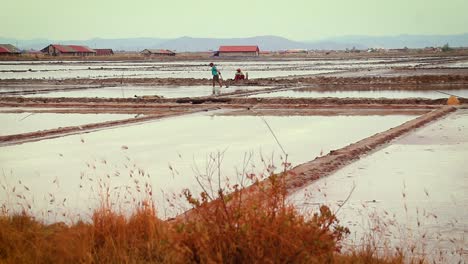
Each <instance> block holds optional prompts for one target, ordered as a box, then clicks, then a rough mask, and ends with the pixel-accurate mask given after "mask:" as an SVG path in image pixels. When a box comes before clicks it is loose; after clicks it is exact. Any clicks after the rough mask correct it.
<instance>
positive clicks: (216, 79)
mask: <svg viewBox="0 0 468 264" xmlns="http://www.w3.org/2000/svg"><path fill="white" fill-rule="evenodd" d="M210 67H211V74H212V75H213V94H215V83H216V82H217V83H218V84H219V88H221V87H223V85H222V84H221V80H220V79H219V75H220V74H221V72H220V71H219V70H218V69H217V68H216V66H215V65H214V64H213V63H212V62H211V63H210Z"/></svg>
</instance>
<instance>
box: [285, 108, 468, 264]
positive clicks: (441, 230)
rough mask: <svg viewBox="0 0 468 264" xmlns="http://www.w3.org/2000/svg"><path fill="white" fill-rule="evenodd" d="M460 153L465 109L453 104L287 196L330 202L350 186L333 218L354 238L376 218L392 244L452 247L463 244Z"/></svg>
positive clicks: (466, 143)
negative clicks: (446, 112) (443, 116)
mask: <svg viewBox="0 0 468 264" xmlns="http://www.w3.org/2000/svg"><path fill="white" fill-rule="evenodd" d="M466 157H468V111H466V110H459V111H458V112H456V113H454V114H451V115H450V116H448V117H447V118H446V119H444V120H441V121H439V122H437V123H433V124H431V125H429V126H427V127H424V128H422V129H420V130H418V131H416V132H414V133H411V134H410V135H408V136H405V137H403V138H402V139H399V140H397V141H395V142H393V143H392V144H391V145H390V146H388V147H386V148H384V149H382V150H380V151H378V152H376V153H374V154H371V155H369V156H367V157H365V158H363V159H361V160H359V161H357V162H355V163H353V164H351V165H348V166H347V167H345V168H343V169H341V170H339V171H338V172H336V173H334V174H333V175H331V176H329V177H326V178H323V179H320V180H318V181H316V182H315V183H313V184H311V185H310V186H308V187H307V188H306V189H304V190H302V191H299V192H297V193H295V194H293V195H292V196H291V197H290V199H291V201H293V202H294V203H296V204H298V205H299V206H301V207H303V208H304V209H306V208H308V207H310V206H312V207H314V206H317V205H318V204H322V203H325V204H330V205H332V207H333V208H335V209H337V208H338V206H339V205H340V204H342V203H343V201H344V200H345V199H346V198H347V197H348V195H349V194H350V193H351V196H350V199H349V200H348V201H347V202H346V203H345V204H344V206H343V207H342V208H341V211H340V212H339V218H340V219H341V221H342V223H345V224H346V225H348V226H349V227H350V229H351V230H352V232H353V235H352V236H351V238H352V239H356V240H358V241H359V239H361V238H362V236H363V234H366V233H369V230H371V229H370V228H375V227H376V226H375V224H377V225H380V226H379V227H380V228H381V229H383V230H380V231H384V232H383V234H380V233H379V234H378V235H381V236H382V238H386V239H387V240H390V241H394V242H396V244H397V245H398V244H399V243H400V244H401V242H402V241H404V242H405V243H409V242H410V240H411V242H414V243H416V245H418V247H421V246H422V245H424V243H426V244H427V245H426V246H427V248H426V250H427V249H429V251H428V252H427V253H431V252H435V250H436V249H442V250H447V251H450V252H451V253H453V251H455V250H457V249H460V248H463V247H466V239H467V238H466V231H467V226H466V223H468V210H466V205H467V204H468V194H467V193H468V192H467V190H468V165H467V163H466V161H467V159H466ZM353 186H355V187H353ZM353 188H354V190H353ZM306 200H307V201H308V202H307V203H306V204H304V201H306ZM309 202H311V203H309ZM378 221H383V222H380V223H379V222H378ZM382 223H385V224H386V225H383V224H382ZM375 232H377V231H375ZM418 250H422V249H421V248H418ZM455 255H456V254H455ZM449 262H450V261H449Z"/></svg>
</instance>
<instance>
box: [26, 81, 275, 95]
mask: <svg viewBox="0 0 468 264" xmlns="http://www.w3.org/2000/svg"><path fill="white" fill-rule="evenodd" d="M266 88H269V87H266V86H229V87H228V88H226V87H225V86H223V87H222V88H219V93H220V94H224V93H233V92H236V91H254V90H258V89H266ZM216 89H218V88H216ZM212 92H213V87H212V86H211V85H209V84H207V85H205V86H152V87H150V86H147V87H139V86H121V87H103V88H92V89H73V90H69V91H66V90H63V91H53V92H47V93H36V94H26V95H23V96H24V97H88V98H94V97H100V98H131V97H139V96H151V95H157V96H162V97H164V98H180V97H201V96H210V95H212Z"/></svg>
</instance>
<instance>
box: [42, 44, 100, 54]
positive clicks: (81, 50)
mask: <svg viewBox="0 0 468 264" xmlns="http://www.w3.org/2000/svg"><path fill="white" fill-rule="evenodd" d="M41 52H43V53H46V54H48V55H50V56H95V55H96V51H95V50H93V49H90V48H88V47H86V46H79V45H60V44H51V45H49V46H47V47H45V48H43V49H42V50H41Z"/></svg>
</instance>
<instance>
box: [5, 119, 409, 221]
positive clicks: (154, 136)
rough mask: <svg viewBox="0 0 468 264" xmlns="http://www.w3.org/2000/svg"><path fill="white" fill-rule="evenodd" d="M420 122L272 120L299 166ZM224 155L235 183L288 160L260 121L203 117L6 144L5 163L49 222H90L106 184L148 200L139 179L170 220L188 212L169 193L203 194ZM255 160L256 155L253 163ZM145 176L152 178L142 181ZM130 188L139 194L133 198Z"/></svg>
mask: <svg viewBox="0 0 468 264" xmlns="http://www.w3.org/2000/svg"><path fill="white" fill-rule="evenodd" d="M413 118H415V116H410V115H395V116H290V117H284V116H283V117H280V116H267V117H265V119H266V120H267V122H268V123H269V125H270V126H271V127H272V129H273V130H274V131H275V134H276V136H277V137H278V139H279V141H280V142H281V144H282V146H283V147H284V148H285V150H286V151H287V152H288V154H289V158H288V160H289V161H290V162H292V163H293V164H299V163H302V162H305V161H309V160H312V159H314V158H315V157H316V156H318V155H320V153H322V152H323V153H327V152H328V151H330V150H332V149H338V148H341V147H343V146H345V145H348V144H350V143H353V142H355V141H358V140H360V139H362V138H365V137H368V136H370V135H373V134H375V133H377V132H381V131H384V130H387V129H389V128H391V127H395V126H398V125H400V124H401V123H403V122H405V121H408V120H410V119H413ZM218 152H223V153H224V154H223V161H222V168H221V170H222V174H223V179H225V178H229V181H230V182H231V183H235V182H236V179H237V177H238V174H237V172H239V171H242V170H243V168H244V167H245V168H246V171H247V172H254V173H259V172H265V166H264V162H262V161H261V158H260V156H261V154H262V155H263V159H264V161H265V164H270V162H269V161H271V162H272V163H274V164H275V165H276V166H277V167H281V158H280V156H281V155H283V154H282V153H281V151H280V149H279V147H278V145H277V144H276V142H275V140H274V138H273V136H272V135H271V133H270V131H269V129H268V128H267V127H266V125H265V123H264V122H263V121H262V120H261V119H260V118H259V117H255V116H211V115H208V114H197V115H188V116H182V117H176V118H169V119H163V120H159V121H152V122H147V123H144V124H140V125H131V126H126V127H119V128H115V129H106V130H101V131H96V132H91V133H87V134H82V135H70V136H65V137H61V138H55V139H48V140H43V141H38V142H30V143H25V144H21V145H13V146H4V147H2V148H1V151H0V164H1V169H2V170H3V171H4V172H5V173H4V174H5V176H4V177H3V179H2V180H4V181H5V182H6V183H7V184H9V189H10V190H11V189H12V188H13V186H17V185H19V181H21V184H20V185H22V184H24V185H26V186H27V187H28V189H29V190H30V191H27V190H26V188H23V187H22V186H17V187H16V190H17V193H16V194H21V195H25V196H26V197H27V200H28V201H32V200H34V201H33V202H32V203H33V205H32V208H33V210H34V212H33V213H34V214H35V215H37V216H40V217H42V218H45V219H48V220H52V221H53V220H57V219H60V218H54V217H59V216H57V215H54V216H52V215H50V214H48V213H44V212H47V211H48V210H52V209H53V210H52V211H53V212H55V213H56V212H59V213H60V214H61V213H62V212H65V213H67V214H69V215H70V214H72V215H75V216H76V215H77V214H79V215H81V217H84V218H88V217H89V215H90V213H91V211H90V210H89V209H88V207H89V208H95V207H96V206H97V204H98V201H99V195H100V194H102V193H103V192H104V191H103V190H100V189H99V186H98V183H99V184H101V186H102V184H103V182H107V184H109V185H110V187H109V188H110V190H112V192H113V196H112V197H113V200H116V204H118V205H120V206H122V207H123V206H125V204H124V201H126V200H125V199H129V198H128V197H125V199H124V197H122V196H124V195H125V196H127V195H128V196H133V197H135V196H138V197H139V195H140V192H137V190H136V189H137V188H136V187H135V185H136V184H137V183H136V182H135V180H137V181H138V184H141V185H143V186H144V182H146V181H149V184H151V185H152V186H153V191H152V193H153V195H154V197H155V199H156V202H157V206H158V209H159V211H158V212H159V215H160V216H162V217H165V216H170V215H174V213H176V212H179V213H180V212H181V209H179V208H171V207H169V206H168V205H167V203H165V202H164V199H163V196H164V195H163V194H162V192H164V193H165V194H171V193H173V192H175V193H180V191H181V190H182V189H183V188H191V189H192V190H194V193H198V191H200V190H201V189H200V188H199V187H198V185H197V183H196V180H195V177H194V176H195V175H196V173H195V171H197V168H198V170H199V171H200V173H201V174H206V171H207V162H208V160H209V155H210V154H213V155H216V154H217V153H218ZM250 155H252V158H251V159H246V156H247V157H249V156H250ZM272 157H273V158H272ZM243 164H244V165H243ZM170 167H171V168H173V170H172V171H171V170H170V169H169V168H170ZM142 171H144V172H145V173H143V174H144V175H145V176H144V177H140V176H138V173H139V172H142ZM146 173H149V175H150V176H149V177H148V176H147V175H146ZM130 174H131V175H132V176H129V175H130ZM100 179H101V180H102V181H101V180H100ZM5 182H3V184H5ZM91 188H92V190H91ZM130 188H131V190H133V191H129V192H130V193H131V194H130V193H127V191H128V189H130ZM142 189H143V188H142ZM18 192H19V193H18ZM11 195H12V194H11V193H9V192H2V193H0V200H1V201H3V202H8V201H10V200H11ZM52 195H53V197H54V198H53V201H60V203H62V201H66V203H65V205H66V206H64V205H60V206H57V205H55V204H53V205H52V204H51V201H50V200H51V197H52ZM119 195H121V196H119ZM10 206H13V207H15V206H16V204H13V205H11V204H10ZM184 209H186V208H184ZM182 210H183V209H182ZM68 219H69V218H68ZM74 219H76V218H74Z"/></svg>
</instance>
